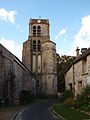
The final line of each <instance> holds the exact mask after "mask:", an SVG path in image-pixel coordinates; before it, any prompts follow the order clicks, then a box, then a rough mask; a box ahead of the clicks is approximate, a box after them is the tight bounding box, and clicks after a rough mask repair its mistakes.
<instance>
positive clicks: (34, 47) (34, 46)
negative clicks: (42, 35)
mask: <svg viewBox="0 0 90 120" xmlns="http://www.w3.org/2000/svg"><path fill="white" fill-rule="evenodd" d="M33 51H36V41H35V40H34V41H33Z"/></svg>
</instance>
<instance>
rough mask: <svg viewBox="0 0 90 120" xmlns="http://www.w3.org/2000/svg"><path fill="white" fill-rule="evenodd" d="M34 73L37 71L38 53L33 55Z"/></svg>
mask: <svg viewBox="0 0 90 120" xmlns="http://www.w3.org/2000/svg"><path fill="white" fill-rule="evenodd" d="M32 68H33V73H35V72H36V55H33V67H32Z"/></svg>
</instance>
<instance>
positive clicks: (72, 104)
mask: <svg viewBox="0 0 90 120" xmlns="http://www.w3.org/2000/svg"><path fill="white" fill-rule="evenodd" d="M75 104H76V101H75V99H74V98H72V97H69V98H67V99H66V101H65V105H67V106H70V107H75Z"/></svg>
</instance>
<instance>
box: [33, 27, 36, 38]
mask: <svg viewBox="0 0 90 120" xmlns="http://www.w3.org/2000/svg"><path fill="white" fill-rule="evenodd" d="M33 36H36V26H33Z"/></svg>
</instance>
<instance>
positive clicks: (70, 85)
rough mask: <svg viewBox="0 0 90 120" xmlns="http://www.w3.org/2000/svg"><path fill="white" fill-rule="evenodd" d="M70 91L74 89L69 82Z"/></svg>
mask: <svg viewBox="0 0 90 120" xmlns="http://www.w3.org/2000/svg"><path fill="white" fill-rule="evenodd" d="M69 87H70V91H72V83H70V84H69Z"/></svg>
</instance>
